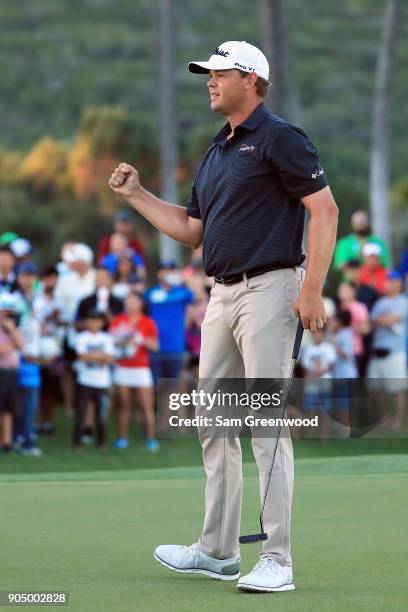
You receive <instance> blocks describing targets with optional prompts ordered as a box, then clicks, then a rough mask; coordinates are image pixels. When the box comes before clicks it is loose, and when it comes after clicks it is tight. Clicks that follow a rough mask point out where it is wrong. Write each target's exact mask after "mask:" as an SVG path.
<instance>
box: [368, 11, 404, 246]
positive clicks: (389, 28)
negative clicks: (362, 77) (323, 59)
mask: <svg viewBox="0 0 408 612" xmlns="http://www.w3.org/2000/svg"><path fill="white" fill-rule="evenodd" d="M398 9H399V0H386V1H385V11H384V22H383V32H382V40H381V43H380V45H379V48H378V56H377V75H376V85H375V93H374V116H373V136H372V138H373V144H372V149H371V162H370V210H371V218H372V225H373V230H374V232H375V233H376V234H377V235H378V236H380V237H381V238H382V239H383V240H385V241H388V240H389V193H388V192H389V149H390V119H391V81H392V76H393V72H394V66H395V62H394V59H395V46H396V38H397V30H398Z"/></svg>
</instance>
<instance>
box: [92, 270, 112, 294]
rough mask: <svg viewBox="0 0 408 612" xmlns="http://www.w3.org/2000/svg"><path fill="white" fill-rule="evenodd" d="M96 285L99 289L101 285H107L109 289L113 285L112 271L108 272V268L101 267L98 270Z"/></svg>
mask: <svg viewBox="0 0 408 612" xmlns="http://www.w3.org/2000/svg"><path fill="white" fill-rule="evenodd" d="M95 285H96V288H97V289H99V288H100V287H106V288H107V289H110V288H111V286H112V277H111V275H110V273H109V272H108V270H104V269H103V268H99V269H98V270H97V271H96V278H95Z"/></svg>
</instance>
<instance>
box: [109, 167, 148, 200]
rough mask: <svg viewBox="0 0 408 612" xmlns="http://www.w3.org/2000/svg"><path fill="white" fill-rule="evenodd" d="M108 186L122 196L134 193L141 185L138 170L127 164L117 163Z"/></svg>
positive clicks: (126, 196)
mask: <svg viewBox="0 0 408 612" xmlns="http://www.w3.org/2000/svg"><path fill="white" fill-rule="evenodd" d="M109 187H110V188H111V189H112V190H113V191H114V192H115V193H118V194H119V195H121V196H123V197H124V198H128V197H130V196H132V195H134V194H135V193H136V192H137V191H138V189H140V187H141V185H140V180H139V173H138V171H137V170H136V168H133V166H130V165H129V164H119V166H118V167H117V168H116V170H115V172H114V173H113V174H112V176H111V178H110V179H109Z"/></svg>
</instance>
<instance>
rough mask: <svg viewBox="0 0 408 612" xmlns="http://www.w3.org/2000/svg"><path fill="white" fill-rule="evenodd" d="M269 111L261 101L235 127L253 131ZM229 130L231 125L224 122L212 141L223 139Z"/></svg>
mask: <svg viewBox="0 0 408 612" xmlns="http://www.w3.org/2000/svg"><path fill="white" fill-rule="evenodd" d="M268 113H269V111H268V109H267V108H266V106H265V104H264V103H263V102H261V104H259V105H258V106H257V107H256V109H255V110H254V111H253V112H252V113H251V114H250V115H249V117H247V118H246V119H245V121H243V122H242V123H240V124H239V125H238V126H237V127H236V128H235V129H236V130H237V129H238V128H243V129H245V130H249V131H250V132H254V131H255V130H256V128H257V127H258V126H259V125H260V124H261V123H262V121H263V120H264V119H265V117H266V116H267V115H268ZM230 131H231V126H230V124H229V123H226V124H225V125H224V126H223V127H222V128H221V129H220V131H219V132H217V134H216V135H215V136H214V142H215V143H216V144H218V143H220V142H221V141H223V140H225V138H226V137H227V136H228V134H229V133H230Z"/></svg>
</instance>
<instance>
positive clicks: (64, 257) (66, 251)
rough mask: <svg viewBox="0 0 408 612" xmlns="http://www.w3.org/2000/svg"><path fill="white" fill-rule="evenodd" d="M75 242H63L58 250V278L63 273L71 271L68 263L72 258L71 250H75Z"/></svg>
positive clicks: (63, 274)
mask: <svg viewBox="0 0 408 612" xmlns="http://www.w3.org/2000/svg"><path fill="white" fill-rule="evenodd" d="M75 245H76V242H71V241H69V242H64V244H63V245H62V247H61V250H60V256H61V261H59V262H58V263H57V265H56V268H57V270H58V278H59V279H61V278H62V277H63V276H65V274H70V273H71V272H72V268H71V265H70V263H69V262H70V261H71V258H72V251H73V250H74V252H75Z"/></svg>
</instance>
